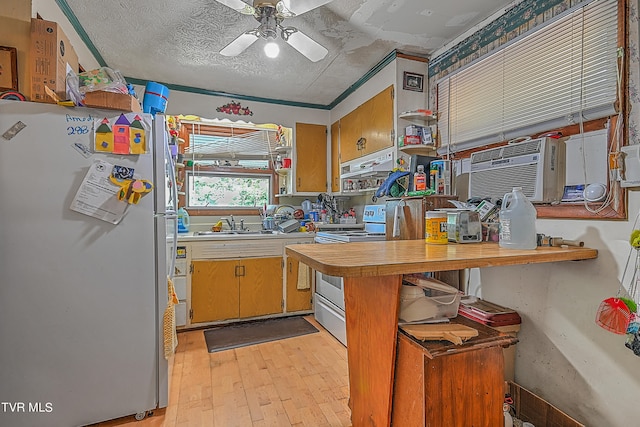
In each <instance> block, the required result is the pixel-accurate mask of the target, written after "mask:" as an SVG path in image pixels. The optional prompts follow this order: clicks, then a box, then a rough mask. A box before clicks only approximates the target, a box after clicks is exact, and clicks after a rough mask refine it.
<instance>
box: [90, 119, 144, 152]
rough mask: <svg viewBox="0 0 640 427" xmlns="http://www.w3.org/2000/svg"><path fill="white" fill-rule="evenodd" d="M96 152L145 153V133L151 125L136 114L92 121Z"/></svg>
mask: <svg viewBox="0 0 640 427" xmlns="http://www.w3.org/2000/svg"><path fill="white" fill-rule="evenodd" d="M94 127H95V129H96V131H95V141H94V147H95V151H96V152H103V153H113V154H144V153H147V152H148V150H147V137H146V132H147V130H148V129H150V128H151V124H150V123H149V122H148V121H147V118H146V117H145V116H141V115H140V114H137V113H130V114H128V115H126V114H121V115H120V116H118V117H117V118H114V117H112V118H108V117H104V118H102V119H98V120H95V121H94Z"/></svg>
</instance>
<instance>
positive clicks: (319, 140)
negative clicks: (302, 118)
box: [295, 123, 327, 193]
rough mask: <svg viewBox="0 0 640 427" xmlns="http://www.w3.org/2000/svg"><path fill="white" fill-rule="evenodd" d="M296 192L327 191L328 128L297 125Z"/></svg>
mask: <svg viewBox="0 0 640 427" xmlns="http://www.w3.org/2000/svg"><path fill="white" fill-rule="evenodd" d="M295 191H296V192H320V193H322V192H325V191H327V127H326V126H324V125H313V124H308V123H296V188H295Z"/></svg>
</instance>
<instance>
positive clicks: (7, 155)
mask: <svg viewBox="0 0 640 427" xmlns="http://www.w3.org/2000/svg"><path fill="white" fill-rule="evenodd" d="M120 114H121V113H120V112H117V111H109V110H97V109H89V108H65V107H61V106H57V105H49V104H41V103H31V102H19V101H0V425H1V426H12V427H22V426H30V427H31V426H52V427H55V426H59V427H69V426H82V425H86V424H91V423H96V422H100V421H104V420H109V419H113V418H118V417H122V416H127V415H133V414H136V415H137V417H139V418H141V417H143V416H144V415H145V414H146V413H147V412H148V411H150V410H153V409H156V408H161V407H165V406H166V405H167V399H168V363H167V360H165V358H164V351H163V342H164V340H163V313H164V311H165V308H166V306H167V295H168V293H167V276H168V275H171V274H172V273H173V266H172V261H173V260H174V256H175V244H176V240H175V239H176V237H175V236H176V234H175V233H176V219H175V200H176V197H175V180H174V179H173V178H172V173H173V164H172V162H171V157H170V154H169V149H168V146H167V142H168V137H167V135H168V133H167V129H166V125H165V119H164V117H163V116H157V117H155V118H152V117H151V116H149V115H145V114H139V116H140V117H139V119H141V120H140V121H141V122H142V123H143V124H144V126H143V127H142V130H143V131H144V137H145V147H144V151H143V152H142V153H141V154H133V155H132V154H113V152H109V151H99V150H96V148H99V147H97V146H96V138H95V135H96V134H95V131H94V127H96V126H94V122H95V119H99V118H113V117H117V116H119V115H120ZM114 131H115V127H114ZM119 152H121V153H122V151H119ZM96 162H97V163H96ZM94 163H95V164H96V165H103V166H104V165H117V166H124V167H128V168H133V169H134V173H135V178H136V179H143V180H147V181H148V182H151V183H152V184H153V188H152V190H151V191H150V192H149V193H146V194H144V195H143V196H142V197H141V198H140V199H139V201H138V203H137V204H135V203H128V202H126V201H119V200H117V197H116V199H115V201H114V200H113V199H109V200H108V203H107V202H105V204H104V205H100V206H99V207H98V210H97V212H96V214H95V215H93V214H89V213H86V212H83V213H81V212H78V211H77V210H78V209H77V207H78V206H81V207H83V206H84V207H86V206H89V205H91V204H92V203H94V204H95V200H94V198H95V197H97V196H100V197H104V194H102V195H100V194H98V195H96V194H92V192H94V191H95V192H97V193H100V192H101V188H100V185H102V186H103V187H105V188H106V187H107V185H106V184H104V183H97V186H94V187H92V186H90V185H87V186H85V183H86V182H87V179H88V180H89V181H91V178H92V177H90V176H89V175H91V173H89V171H90V170H93V171H94V172H95V170H94V169H93V168H95V167H96V166H95V165H94ZM122 182H125V181H121V182H120V183H122ZM93 184H96V182H94V183H93ZM112 184H113V183H112ZM113 185H114V188H117V186H115V184H113ZM102 190H104V188H102ZM112 190H113V189H108V188H107V191H106V192H107V193H108V192H109V191H112ZM103 192H104V191H103ZM127 194H129V193H127ZM114 197H115V196H114ZM97 200H99V197H98V199H97ZM116 202H119V203H124V204H125V205H127V206H126V209H125V211H124V213H120V217H119V218H120V219H119V221H118V217H117V216H116V217H114V218H116V219H113V218H111V219H110V220H103V219H99V218H98V217H97V216H99V215H100V212H99V211H100V210H101V209H102V208H105V210H111V208H112V207H113V206H116V207H117V206H118V205H117V203H116ZM114 203H115V205H114ZM72 204H73V205H74V206H75V209H71V206H72ZM89 210H91V209H89ZM81 211H82V209H81ZM105 218H107V217H105ZM110 221H111V222H110ZM115 222H117V224H116V223H115Z"/></svg>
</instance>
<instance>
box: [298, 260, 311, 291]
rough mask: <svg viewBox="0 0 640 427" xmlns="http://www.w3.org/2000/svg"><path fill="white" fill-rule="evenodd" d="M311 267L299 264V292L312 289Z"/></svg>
mask: <svg viewBox="0 0 640 427" xmlns="http://www.w3.org/2000/svg"><path fill="white" fill-rule="evenodd" d="M309 276H310V275H309V266H308V265H307V264H303V263H300V264H298V285H297V286H296V288H297V289H298V290H304V289H311V280H309V279H310V277H309Z"/></svg>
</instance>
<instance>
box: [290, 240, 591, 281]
mask: <svg viewBox="0 0 640 427" xmlns="http://www.w3.org/2000/svg"><path fill="white" fill-rule="evenodd" d="M286 253H287V255H289V256H292V257H294V258H297V259H298V260H300V261H301V262H303V263H305V264H307V265H309V266H310V267H311V268H313V269H315V270H318V271H321V272H323V273H325V274H328V275H331V276H342V277H370V276H387V275H395V274H409V273H422V272H425V271H446V270H459V269H464V268H474V267H497V266H504V265H522V264H537V263H544V262H556V261H577V260H584V259H593V258H596V257H597V256H598V251H597V250H596V249H589V248H582V247H567V248H561V247H548V248H547V247H546V248H541V247H540V248H537V249H534V250H517V249H504V248H501V247H500V246H499V245H498V244H497V243H469V244H457V243H450V244H448V245H430V244H427V243H425V242H424V241H423V240H394V241H383V242H357V243H347V244H344V243H335V244H322V245H319V244H302V245H294V246H287V248H286Z"/></svg>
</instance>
